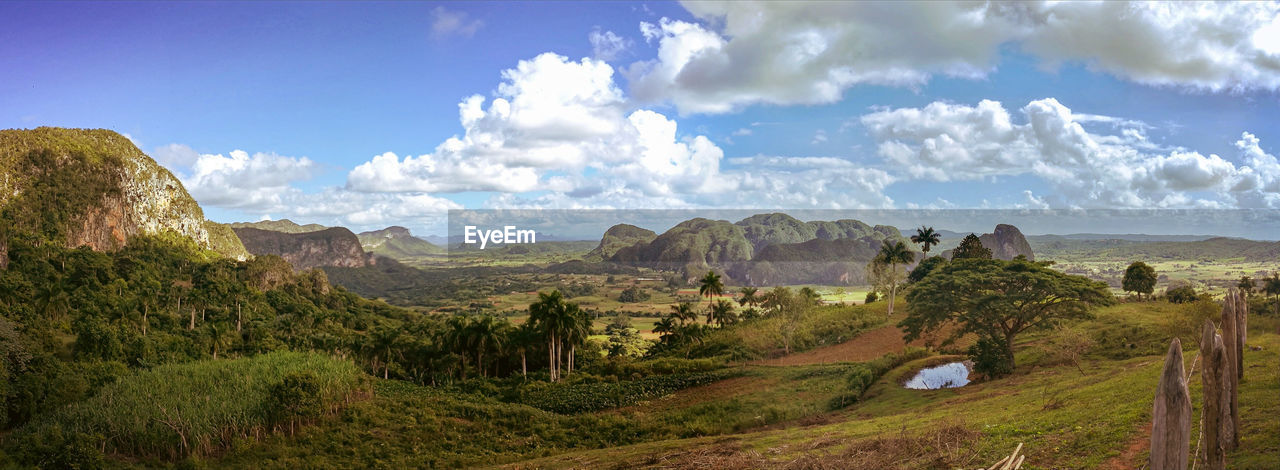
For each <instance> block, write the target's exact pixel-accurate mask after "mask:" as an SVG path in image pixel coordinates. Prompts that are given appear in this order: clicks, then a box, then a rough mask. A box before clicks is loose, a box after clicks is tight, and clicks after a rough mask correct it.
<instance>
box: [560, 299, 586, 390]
mask: <svg viewBox="0 0 1280 470" xmlns="http://www.w3.org/2000/svg"><path fill="white" fill-rule="evenodd" d="M565 326H566V328H565V335H564V339H565V342H567V343H569V358H568V362H569V373H570V374H572V373H573V362H574V361H573V359H574V357H575V356H577V352H578V345H580V344H583V343H586V342H587V337H588V336H590V335H591V317H589V316H588V315H587V314H586V312H581V311H579V312H577V313H576V314H574V315H573V319H572V320H571V321H570V322H569V323H568V324H566V325H565Z"/></svg>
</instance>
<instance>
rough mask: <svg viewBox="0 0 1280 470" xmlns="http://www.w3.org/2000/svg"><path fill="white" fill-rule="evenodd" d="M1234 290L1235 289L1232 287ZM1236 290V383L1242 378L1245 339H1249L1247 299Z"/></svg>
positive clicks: (1245, 348) (1246, 347)
mask: <svg viewBox="0 0 1280 470" xmlns="http://www.w3.org/2000/svg"><path fill="white" fill-rule="evenodd" d="M1232 290H1235V289H1232ZM1235 292H1236V332H1237V335H1236V337H1237V338H1239V341H1237V342H1236V351H1238V352H1239V354H1237V355H1236V383H1237V384H1238V383H1240V381H1241V380H1244V352H1245V350H1247V349H1249V348H1248V346H1245V341H1246V340H1247V339H1249V332H1248V331H1247V330H1248V329H1249V301H1248V300H1246V299H1245V298H1244V293H1243V292H1240V291H1238V290H1236V291H1235Z"/></svg>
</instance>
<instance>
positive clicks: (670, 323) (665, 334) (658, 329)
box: [653, 316, 680, 344]
mask: <svg viewBox="0 0 1280 470" xmlns="http://www.w3.org/2000/svg"><path fill="white" fill-rule="evenodd" d="M679 327H680V326H679V325H677V324H676V322H675V320H674V319H672V316H666V317H662V319H661V320H658V321H657V322H654V324H653V332H654V333H656V334H657V335H658V338H659V339H660V340H661V341H662V342H663V343H665V344H671V341H672V340H673V338H675V333H676V331H677V328H679Z"/></svg>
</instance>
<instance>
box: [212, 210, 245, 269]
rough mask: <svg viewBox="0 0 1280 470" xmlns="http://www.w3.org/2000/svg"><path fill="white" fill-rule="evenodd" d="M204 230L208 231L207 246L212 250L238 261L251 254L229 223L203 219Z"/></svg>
mask: <svg viewBox="0 0 1280 470" xmlns="http://www.w3.org/2000/svg"><path fill="white" fill-rule="evenodd" d="M204 230H205V231H206V232H209V246H210V247H211V248H212V249H213V251H216V252H218V253H222V254H223V256H226V257H228V258H234V259H236V260H239V261H244V260H247V259H249V258H250V257H252V256H253V255H252V254H250V253H249V250H247V249H245V247H244V243H243V242H241V241H240V237H238V236H236V232H235V230H233V229H232V228H231V226H230V225H227V224H220V223H217V222H214V221H212V220H206V221H204Z"/></svg>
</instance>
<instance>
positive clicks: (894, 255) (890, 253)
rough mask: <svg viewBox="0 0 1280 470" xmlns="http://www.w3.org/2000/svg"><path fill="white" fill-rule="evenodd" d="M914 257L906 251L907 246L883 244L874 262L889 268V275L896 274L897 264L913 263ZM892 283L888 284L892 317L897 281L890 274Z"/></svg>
mask: <svg viewBox="0 0 1280 470" xmlns="http://www.w3.org/2000/svg"><path fill="white" fill-rule="evenodd" d="M915 258H916V255H915V253H912V252H911V250H908V249H907V245H906V244H904V243H902V242H894V243H885V244H884V246H881V247H880V254H878V255H876V259H875V261H876V262H877V263H880V264H882V265H886V266H889V272H890V273H896V272H897V269H898V265H899V264H910V263H911V262H912V261H915ZM891 277H892V279H893V280H892V282H890V283H889V315H893V298H894V297H895V296H897V295H898V279H897V276H896V274H891Z"/></svg>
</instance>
